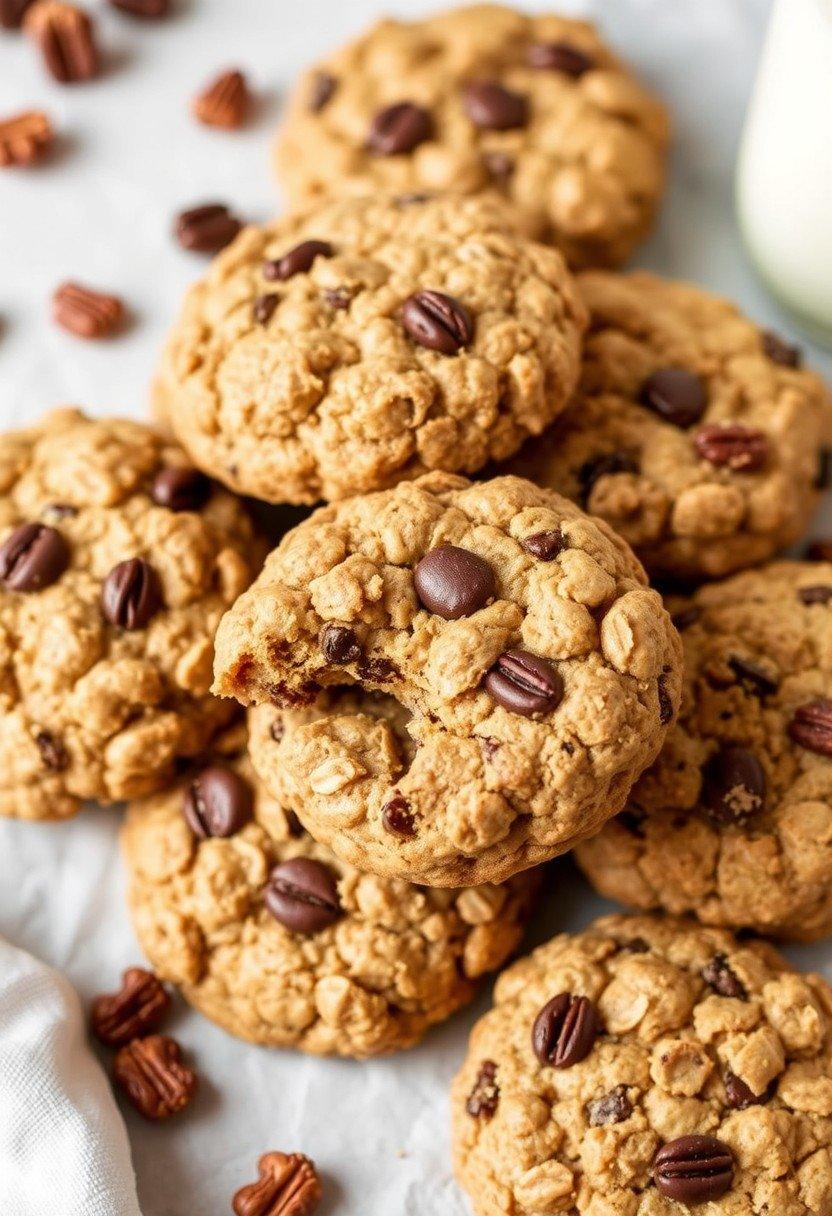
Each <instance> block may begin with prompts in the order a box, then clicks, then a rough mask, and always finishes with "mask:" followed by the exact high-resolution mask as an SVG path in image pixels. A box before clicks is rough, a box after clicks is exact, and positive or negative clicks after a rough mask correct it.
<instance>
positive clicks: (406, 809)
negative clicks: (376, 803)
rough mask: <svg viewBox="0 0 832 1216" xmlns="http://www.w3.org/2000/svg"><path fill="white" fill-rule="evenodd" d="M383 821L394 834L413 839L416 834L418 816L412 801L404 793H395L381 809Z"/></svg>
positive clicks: (385, 826)
mask: <svg viewBox="0 0 832 1216" xmlns="http://www.w3.org/2000/svg"><path fill="white" fill-rule="evenodd" d="M381 822H382V824H383V826H384V829H385V831H387V832H390V833H391V834H392V835H393V836H402V837H404V838H406V839H411V838H412V837H414V836H415V835H416V818H415V816H414V815H413V813H412V812H411V810H410V803H409V802H408V801H407V799H406V798H405V797H404V795H403V794H394V795H393V797H392V798H391V799H390V800H389V801H388V802H386V803H385V804H384V806H383V807H382V809H381Z"/></svg>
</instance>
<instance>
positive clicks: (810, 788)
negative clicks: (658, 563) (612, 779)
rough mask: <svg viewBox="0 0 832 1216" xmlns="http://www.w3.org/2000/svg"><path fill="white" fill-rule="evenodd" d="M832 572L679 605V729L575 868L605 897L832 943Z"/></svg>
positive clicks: (735, 583) (786, 569)
mask: <svg viewBox="0 0 832 1216" xmlns="http://www.w3.org/2000/svg"><path fill="white" fill-rule="evenodd" d="M830 604H832V565H830V564H829V563H825V562H817V563H814V562H788V561H784V562H775V563H772V564H770V565H768V566H764V567H763V568H762V569H760V570H754V571H748V572H746V573H745V574H740V575H736V576H735V577H734V578H731V579H728V580H727V581H725V582H723V583H717V584H712V585H710V586H707V587H703V588H701V589H700V590H699V591H698V592H697V593H696V594H695V595H694V596H692V597H691V598H689V599H686V600H683V601H680V603H679V605H678V609H679V610H678V612H677V613H676V615H675V619H676V620H677V621H678V622H679V628H680V630H681V634H682V643H683V646H684V652H685V667H686V676H685V684H684V693H683V698H682V710H681V713H680V716H679V721H678V723H677V724H676V726H675V727H674V729H673V730H672V731H671V732H670V734H669V736H668V739H667V742H666V744H665V747H664V749H663V751H662V753H661V755H660V756H659V759H658V760H657V762H656V764H655V765H653V767H652V768H651V769H650V770H649V771H648V772H647V773H645V774H644V776H643V777H642V779H641V781H640V782H639V783H638V785H636V786H635V788H634V789H633V792H632V794H631V797H630V801H629V803H628V806H627V809H626V811H625V813H624V814H623V815H622V816H620V817H619V818H618V819H616V820H614V821H612V822H611V823H609V824H607V825H606V827H605V828H604V830H603V831H602V832H601V833H600V834H599V835H598V836H597V837H595V839H594V840H591V841H586V842H584V843H583V844H582V845H581V847H580V848H579V850H578V853H577V857H578V861H579V862H580V864H581V866H582V867H583V869H584V870H585V871H586V873H587V875H588V876H589V878H590V879H591V881H592V882H593V883H594V884H595V886H596V887H597V888H598V889H599V890H600V891H601V892H602V893H603V894H604V895H606V896H608V897H610V898H612V899H617V900H620V901H621V902H622V903H625V904H629V905H631V906H635V907H639V908H645V909H646V908H664V909H666V910H667V911H670V912H675V913H682V912H684V913H693V914H695V915H697V916H698V917H699V918H700V919H701V920H703V921H705V922H707V923H710V924H719V925H728V926H731V927H734V928H747V929H754V930H756V931H757V932H760V933H765V934H770V935H775V936H782V937H790V938H802V939H806V940H811V939H814V938H819V937H823V936H826V935H828V934H830V933H832V699H831V698H832V653H830V646H829V637H830V627H829V622H830V615H829V614H830V611H832V608H830Z"/></svg>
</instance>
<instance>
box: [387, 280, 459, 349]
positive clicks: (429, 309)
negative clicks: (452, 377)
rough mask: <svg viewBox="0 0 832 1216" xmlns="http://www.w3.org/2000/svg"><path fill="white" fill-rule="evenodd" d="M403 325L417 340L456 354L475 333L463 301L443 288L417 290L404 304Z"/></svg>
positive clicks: (414, 339)
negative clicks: (442, 289)
mask: <svg viewBox="0 0 832 1216" xmlns="http://www.w3.org/2000/svg"><path fill="white" fill-rule="evenodd" d="M402 325H403V326H404V328H405V331H406V332H407V333H408V334H409V335H410V337H411V338H412V339H413V341H414V342H418V343H419V345H420V346H426V347H427V348H428V350H437V351H439V352H440V354H443V355H455V354H457V352H458V351H460V350H462V348H463V346H467V345H468V344H469V342H470V341H471V339H472V338H473V336H474V327H473V324H472V322H471V315H470V313H469V312H468V309H467V308H465V306H464V305H462V304H460V302H459V300H455V299H454V298H453V297H452V296H446V295H444V294H443V293H442V292H441V291H430V290H426V291H417V292H416V293H415V294H414V295H412V296H408V298H407V299H406V300H405V302H404V304H403V305H402Z"/></svg>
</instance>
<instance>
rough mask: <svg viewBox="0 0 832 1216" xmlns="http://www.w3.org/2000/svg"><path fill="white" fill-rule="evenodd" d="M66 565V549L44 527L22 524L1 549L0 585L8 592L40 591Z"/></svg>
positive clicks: (57, 534) (51, 530)
mask: <svg viewBox="0 0 832 1216" xmlns="http://www.w3.org/2000/svg"><path fill="white" fill-rule="evenodd" d="M68 565H69V546H68V545H67V543H66V541H65V540H64V538H63V537H62V536H61V534H60V532H58V531H57V529H55V528H50V527H49V526H48V525H47V524H21V525H20V526H19V527H17V528H15V530H14V532H12V534H11V536H7V537H6V539H5V541H4V542H3V544H2V545H0V583H2V584H3V586H4V587H6V588H7V590H9V591H42V590H43V588H44V587H49V586H51V584H52V583H55V582H57V580H58V579H59V578H60V577H61V575H62V574H63V572H64V570H66V568H67V566H68Z"/></svg>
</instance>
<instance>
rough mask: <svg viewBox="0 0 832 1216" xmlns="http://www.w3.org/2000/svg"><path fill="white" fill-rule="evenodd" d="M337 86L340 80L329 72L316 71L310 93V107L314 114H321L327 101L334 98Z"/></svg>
mask: <svg viewBox="0 0 832 1216" xmlns="http://www.w3.org/2000/svg"><path fill="white" fill-rule="evenodd" d="M337 88H338V81H337V80H336V79H335V77H334V76H332V75H331V74H330V73H329V72H316V73H315V75H314V76H313V78H312V88H311V90H310V93H309V109H310V110H311V111H312V113H313V114H320V112H321V110H322V109H323V108H324V106H325V105H326V104H327V102H329V101H331V100H332V98H333V96H334V95H335V90H336V89H337Z"/></svg>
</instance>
